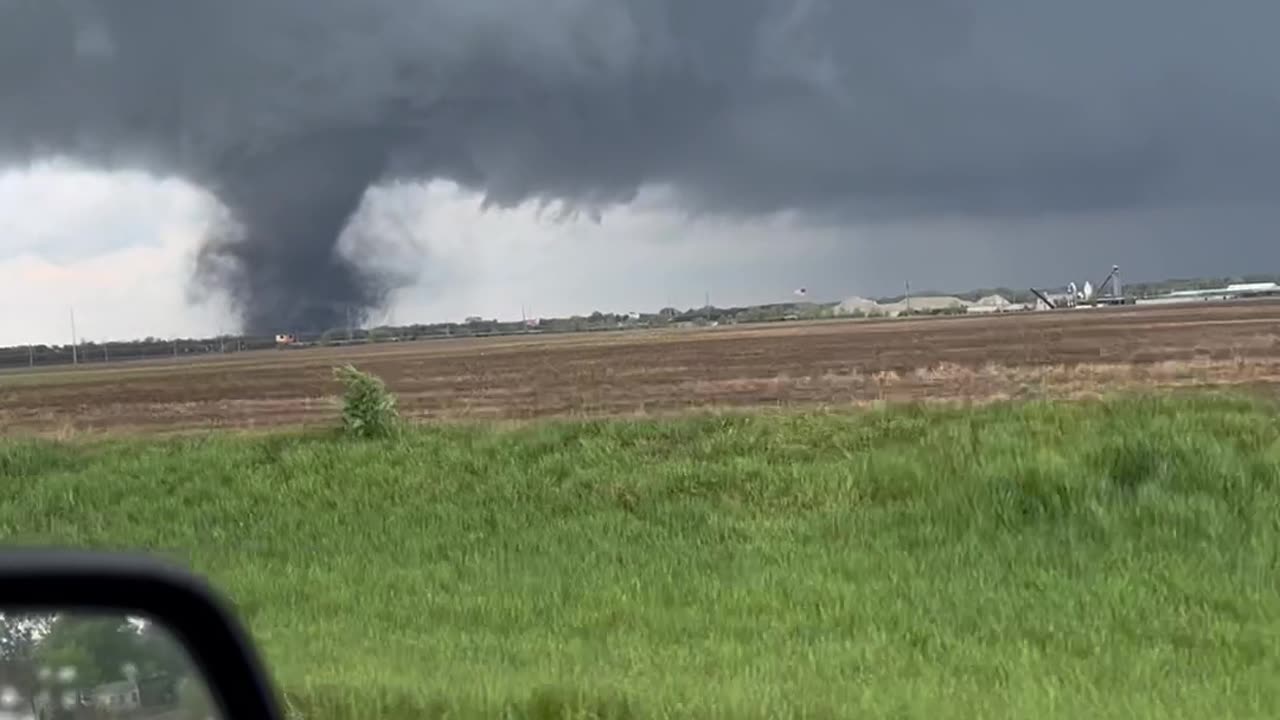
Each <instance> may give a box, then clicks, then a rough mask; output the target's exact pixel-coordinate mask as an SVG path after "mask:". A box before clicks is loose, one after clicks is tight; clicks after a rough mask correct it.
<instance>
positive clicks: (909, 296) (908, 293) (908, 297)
mask: <svg viewBox="0 0 1280 720" xmlns="http://www.w3.org/2000/svg"><path fill="white" fill-rule="evenodd" d="M907 312H911V281H910V280H908V281H907Z"/></svg>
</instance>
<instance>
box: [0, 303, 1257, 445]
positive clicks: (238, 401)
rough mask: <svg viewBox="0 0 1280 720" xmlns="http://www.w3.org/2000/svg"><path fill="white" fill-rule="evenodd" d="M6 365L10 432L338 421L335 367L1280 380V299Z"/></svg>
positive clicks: (629, 375) (485, 387) (410, 384)
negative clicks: (20, 369)
mask: <svg viewBox="0 0 1280 720" xmlns="http://www.w3.org/2000/svg"><path fill="white" fill-rule="evenodd" d="M216 357H217V359H202V360H198V361H184V362H170V363H163V362H155V363H137V364H130V365H114V366H113V365H97V366H94V365H82V366H80V367H79V368H75V369H70V368H68V369H63V370H56V371H43V372H36V373H17V374H6V375H0V433H5V434H16V433H22V434H27V433H37V434H62V433H81V432H97V431H112V432H116V431H123V432H136V431H144V432H156V431H190V430H199V429H205V428H214V427H234V428H246V429H247V428H259V427H270V426H280V425H297V424H312V423H332V422H334V419H335V418H336V416H337V412H336V406H335V401H334V396H335V395H336V393H337V391H338V387H337V385H336V383H335V382H334V381H333V379H332V376H331V369H332V367H333V366H334V365H336V364H340V363H347V362H351V363H354V364H356V365H357V366H359V367H361V368H363V369H367V370H370V371H373V372H375V373H377V374H379V375H381V376H382V377H383V378H384V379H385V380H386V381H387V383H388V384H389V385H390V386H391V387H392V389H394V390H395V391H396V392H397V393H398V394H399V395H400V401H401V407H402V409H403V410H404V411H405V412H406V414H408V415H410V416H412V417H415V418H440V419H466V418H474V419H524V418H535V417H547V416H570V417H583V416H609V415H643V414H666V413H672V412H679V411H683V410H687V409H691V408H735V407H738V408H741V407H766V408H775V407H794V406H801V407H815V406H816V407H848V406H852V405H860V404H867V403H874V402H880V401H889V402H893V401H905V400H921V399H923V400H938V401H959V402H967V401H986V400H992V399H1003V398H1012V397H1079V396H1088V395H1094V394H1097V393H1101V392H1107V391H1111V390H1118V389H1126V388H1131V387H1134V386H1136V385H1156V386H1173V387H1176V386H1188V385H1249V386H1254V387H1260V388H1264V389H1268V388H1271V387H1280V303H1273V302H1265V303H1264V302H1248V303H1232V304H1225V303H1215V304H1202V305H1189V306H1188V305H1182V306H1168V305H1165V306H1139V307H1132V306H1131V307H1127V308H1111V309H1097V310H1076V311H1059V312H1045V313H1018V314H1007V315H988V316H968V317H953V318H932V319H913V320H896V321H848V322H825V323H811V324H800V323H788V324H780V325H771V326H741V327H735V328H712V329H689V330H678V331H677V330H668V331H662V332H656V331H655V332H627V333H609V334H598V335H590V336H587V335H564V336H551V337H547V336H541V337H538V336H530V337H518V338H495V339H485V340H452V341H448V340H446V341H425V342H415V343H389V344H383V345H375V346H362V347H351V348H340V349H332V348H311V349H298V350H288V351H266V352H257V353H242V354H238V355H231V356H216Z"/></svg>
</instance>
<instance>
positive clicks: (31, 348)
mask: <svg viewBox="0 0 1280 720" xmlns="http://www.w3.org/2000/svg"><path fill="white" fill-rule="evenodd" d="M35 366H36V346H35V345H28V346H27V367H29V368H33V367H35Z"/></svg>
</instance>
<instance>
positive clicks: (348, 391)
mask: <svg viewBox="0 0 1280 720" xmlns="http://www.w3.org/2000/svg"><path fill="white" fill-rule="evenodd" d="M333 375H334V377H336V378H337V379H338V380H339V381H341V382H342V385H343V388H344V390H343V394H342V427H343V429H344V430H345V431H346V432H347V433H348V434H350V435H353V436H355V437H361V438H376V437H387V436H388V435H391V434H392V433H394V432H395V430H396V427H397V426H398V425H399V422H400V415H399V413H398V412H396V396H395V395H394V394H392V393H391V391H390V390H388V389H387V386H386V385H385V384H383V382H382V380H381V379H380V378H379V377H377V376H376V375H372V374H370V373H367V372H364V371H363V370H359V369H357V368H356V367H355V366H353V365H344V366H342V367H337V368H334V369H333Z"/></svg>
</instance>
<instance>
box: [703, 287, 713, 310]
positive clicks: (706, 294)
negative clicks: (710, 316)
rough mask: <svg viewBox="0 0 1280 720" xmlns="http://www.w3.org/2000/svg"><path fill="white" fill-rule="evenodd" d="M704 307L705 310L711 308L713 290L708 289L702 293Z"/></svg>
mask: <svg viewBox="0 0 1280 720" xmlns="http://www.w3.org/2000/svg"><path fill="white" fill-rule="evenodd" d="M702 307H703V309H704V310H710V309H711V291H710V290H707V291H706V292H704V293H702Z"/></svg>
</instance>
